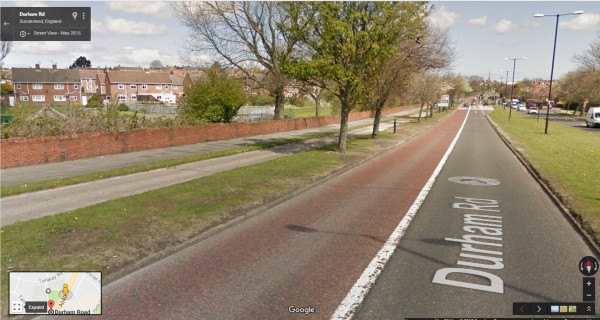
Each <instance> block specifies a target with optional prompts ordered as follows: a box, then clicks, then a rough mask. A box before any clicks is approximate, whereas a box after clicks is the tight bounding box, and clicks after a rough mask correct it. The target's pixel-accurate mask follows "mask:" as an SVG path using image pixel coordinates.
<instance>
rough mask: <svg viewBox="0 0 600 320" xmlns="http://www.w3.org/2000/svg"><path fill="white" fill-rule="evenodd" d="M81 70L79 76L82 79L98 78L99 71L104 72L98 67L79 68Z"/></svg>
mask: <svg viewBox="0 0 600 320" xmlns="http://www.w3.org/2000/svg"><path fill="white" fill-rule="evenodd" d="M77 70H78V71H79V76H80V78H81V79H96V75H97V74H98V73H102V71H100V70H98V69H77Z"/></svg>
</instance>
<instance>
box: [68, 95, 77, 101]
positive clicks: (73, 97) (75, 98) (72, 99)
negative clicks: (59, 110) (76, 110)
mask: <svg viewBox="0 0 600 320" xmlns="http://www.w3.org/2000/svg"><path fill="white" fill-rule="evenodd" d="M69 100H71V101H77V96H70V97H69Z"/></svg>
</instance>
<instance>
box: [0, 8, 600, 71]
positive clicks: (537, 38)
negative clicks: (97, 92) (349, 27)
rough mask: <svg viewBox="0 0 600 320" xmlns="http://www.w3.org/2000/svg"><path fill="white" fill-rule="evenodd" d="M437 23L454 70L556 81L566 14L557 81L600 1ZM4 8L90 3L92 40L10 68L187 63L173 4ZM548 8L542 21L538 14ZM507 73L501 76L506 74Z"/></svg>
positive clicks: (15, 54) (444, 14)
mask: <svg viewBox="0 0 600 320" xmlns="http://www.w3.org/2000/svg"><path fill="white" fill-rule="evenodd" d="M430 4H432V5H433V10H432V14H431V16H430V17H429V19H430V21H431V23H432V24H434V25H437V26H438V27H440V28H442V29H445V30H448V32H449V36H450V38H451V39H452V41H453V43H454V45H455V48H456V51H457V60H456V61H455V63H454V65H453V72H455V73H458V74H462V75H465V76H472V75H477V76H481V77H484V78H486V79H487V78H488V76H489V77H490V78H491V80H505V77H506V70H509V71H510V72H509V78H511V77H512V69H513V68H512V67H513V60H504V58H522V57H527V60H518V61H516V71H515V81H519V80H520V79H523V78H529V79H534V78H541V79H549V78H550V69H551V63H552V49H553V47H552V46H553V41H554V29H555V25H556V16H555V15H556V14H563V13H569V12H573V11H576V10H583V11H584V12H585V13H584V14H581V15H576V16H574V15H568V16H564V17H560V23H559V28H558V42H557V48H556V61H555V68H554V78H555V79H557V78H559V77H560V76H562V75H564V74H565V73H567V72H569V71H571V70H574V69H575V68H576V67H577V65H576V64H575V62H574V61H573V56H574V55H575V54H579V53H582V52H583V51H585V50H586V49H588V48H589V46H590V43H591V42H592V41H594V40H598V39H600V1H583V2H579V1H432V2H430ZM2 6H15V7H25V6H52V7H73V6H81V7H88V6H89V7H91V15H92V36H91V41H89V42H79V41H78V42H14V43H13V48H12V51H11V53H10V54H9V55H8V56H7V57H6V58H5V60H4V67H9V68H10V67H31V66H34V65H35V64H36V63H40V65H41V66H42V67H50V66H51V65H52V64H53V63H56V64H57V65H58V67H59V68H66V67H68V66H69V65H70V64H72V63H73V61H75V59H77V58H78V57H79V56H85V57H86V58H87V59H88V60H90V61H91V62H92V66H93V67H105V66H106V67H110V66H117V65H121V66H141V67H148V66H149V65H150V63H151V62H152V61H153V60H156V59H158V60H160V61H161V62H162V64H163V65H183V64H184V62H183V61H185V60H184V59H183V58H184V57H185V54H186V53H185V50H184V48H183V45H184V44H185V43H186V42H187V41H188V40H187V39H188V34H189V30H188V29H186V27H184V26H183V25H182V24H181V23H180V21H179V20H178V18H177V16H176V15H175V13H174V12H173V10H172V7H171V2H168V1H167V2H158V1H125V2H117V1H16V2H10V1H3V2H2ZM536 13H544V14H546V15H554V16H547V17H543V18H534V17H533V15H534V14H536ZM500 77H502V79H501V78H500Z"/></svg>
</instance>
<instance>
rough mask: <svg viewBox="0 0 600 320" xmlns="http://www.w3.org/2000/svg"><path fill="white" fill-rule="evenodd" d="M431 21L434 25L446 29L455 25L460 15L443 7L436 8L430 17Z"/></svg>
mask: <svg viewBox="0 0 600 320" xmlns="http://www.w3.org/2000/svg"><path fill="white" fill-rule="evenodd" d="M428 19H429V22H430V23H431V24H433V25H434V26H437V27H439V28H442V29H445V28H449V27H451V26H453V25H454V24H455V23H456V20H457V19H458V15H457V14H456V13H454V12H451V11H448V10H446V8H444V7H441V8H439V9H438V10H435V11H434V12H433V14H432V15H431V16H429V17H428Z"/></svg>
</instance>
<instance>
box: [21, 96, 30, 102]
mask: <svg viewBox="0 0 600 320" xmlns="http://www.w3.org/2000/svg"><path fill="white" fill-rule="evenodd" d="M21 101H29V97H28V96H22V97H21Z"/></svg>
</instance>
